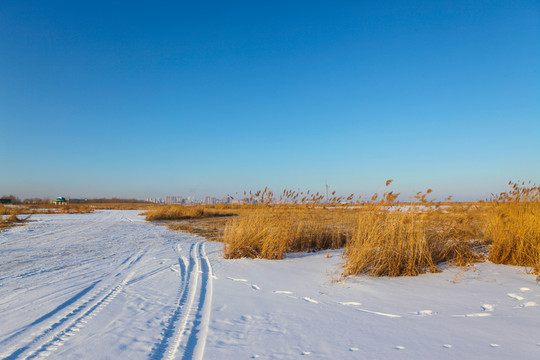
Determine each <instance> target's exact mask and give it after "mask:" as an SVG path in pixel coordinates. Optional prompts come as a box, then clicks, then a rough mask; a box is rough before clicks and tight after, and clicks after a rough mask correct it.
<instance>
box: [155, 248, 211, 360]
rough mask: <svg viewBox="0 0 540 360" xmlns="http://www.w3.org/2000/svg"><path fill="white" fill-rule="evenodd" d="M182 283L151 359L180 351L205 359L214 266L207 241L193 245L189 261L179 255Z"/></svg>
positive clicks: (185, 356)
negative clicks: (208, 253) (183, 259)
mask: <svg viewBox="0 0 540 360" xmlns="http://www.w3.org/2000/svg"><path fill="white" fill-rule="evenodd" d="M179 262H180V268H181V276H182V284H181V286H180V290H179V296H178V301H177V306H176V309H175V311H174V313H173V314H172V315H171V317H170V318H169V321H168V322H167V327H166V328H165V329H164V332H163V338H162V340H161V342H160V343H159V344H156V346H155V347H154V349H153V350H152V353H151V354H150V359H153V360H162V359H167V360H173V359H175V358H177V354H178V352H179V351H180V352H181V353H182V355H181V358H182V359H202V358H203V355H204V348H205V346H206V337H207V334H208V325H209V322H210V307H211V301H212V267H211V265H210V262H209V260H208V257H207V256H206V253H205V251H204V242H202V241H201V242H198V243H195V244H192V245H191V248H190V252H189V260H188V261H187V265H186V264H184V266H183V265H182V263H183V261H182V258H181V257H180V258H179Z"/></svg>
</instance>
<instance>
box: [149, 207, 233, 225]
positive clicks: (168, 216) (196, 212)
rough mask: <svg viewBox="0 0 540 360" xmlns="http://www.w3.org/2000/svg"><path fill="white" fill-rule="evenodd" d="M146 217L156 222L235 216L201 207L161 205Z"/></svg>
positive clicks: (150, 211) (150, 210)
mask: <svg viewBox="0 0 540 360" xmlns="http://www.w3.org/2000/svg"><path fill="white" fill-rule="evenodd" d="M145 215H146V220H150V221H154V220H184V219H194V218H205V217H216V216H231V215H233V214H232V213H231V212H224V211H218V210H216V209H215V208H212V207H206V206H201V205H161V206H156V207H153V208H151V209H149V210H148V211H147V212H146V213H145Z"/></svg>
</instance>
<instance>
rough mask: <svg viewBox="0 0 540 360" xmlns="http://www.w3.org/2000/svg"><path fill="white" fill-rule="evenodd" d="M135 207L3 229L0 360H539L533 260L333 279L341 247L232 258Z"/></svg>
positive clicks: (538, 290)
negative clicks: (529, 268) (274, 257)
mask: <svg viewBox="0 0 540 360" xmlns="http://www.w3.org/2000/svg"><path fill="white" fill-rule="evenodd" d="M138 213H139V212H138V211H103V212H100V213H92V214H72V215H38V216H34V217H33V218H32V222H31V223H30V224H28V225H26V226H23V227H15V228H11V229H8V230H6V231H4V232H1V233H0V324H2V325H1V326H0V358H3V359H33V358H44V357H50V358H52V359H78V358H84V359H88V358H92V359H250V358H259V359H299V358H306V359H359V358H360V359H388V358H392V359H433V358H439V359H455V358H474V359H509V358H519V359H538V358H540V332H539V331H538V329H539V327H540V306H538V303H539V302H540V286H539V285H538V284H537V283H536V282H535V276H532V275H528V274H526V273H525V272H524V269H523V268H520V267H511V266H500V265H494V264H492V263H481V264H476V265H475V266H474V267H472V268H471V269H469V270H467V271H464V270H462V269H458V268H448V269H446V270H445V271H444V272H442V273H439V274H424V275H421V276H417V277H401V278H369V277H350V278H348V279H346V280H344V281H336V280H337V279H339V275H340V273H341V265H342V263H343V259H342V257H341V252H340V251H330V257H329V258H326V251H324V252H323V253H314V254H297V255H294V256H290V257H288V258H286V259H285V260H281V261H270V260H261V259H256V260H249V259H237V260H224V259H223V254H222V245H221V244H219V243H209V242H205V241H204V239H202V238H200V237H197V236H194V235H189V234H183V233H179V232H172V231H170V230H168V229H166V228H165V227H162V226H156V225H153V224H151V223H147V222H145V221H144V220H143V218H142V217H141V216H138Z"/></svg>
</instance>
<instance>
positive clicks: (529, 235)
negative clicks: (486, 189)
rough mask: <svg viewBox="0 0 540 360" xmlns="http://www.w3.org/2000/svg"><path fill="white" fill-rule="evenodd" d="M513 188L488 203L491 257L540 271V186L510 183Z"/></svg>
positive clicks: (496, 260)
mask: <svg viewBox="0 0 540 360" xmlns="http://www.w3.org/2000/svg"><path fill="white" fill-rule="evenodd" d="M509 185H510V186H511V190H509V191H508V192H504V193H501V194H500V195H496V196H493V197H492V199H491V201H490V202H489V203H488V204H487V205H488V206H487V212H486V235H487V238H488V239H489V240H491V241H492V245H491V249H490V252H489V260H490V261H492V262H494V263H496V264H508V265H521V266H526V267H530V268H531V271H532V272H533V273H536V274H539V273H540V186H535V185H531V184H530V183H529V184H528V185H526V184H525V183H521V184H518V183H513V182H510V183H509Z"/></svg>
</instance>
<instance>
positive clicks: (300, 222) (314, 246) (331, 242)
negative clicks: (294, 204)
mask: <svg viewBox="0 0 540 360" xmlns="http://www.w3.org/2000/svg"><path fill="white" fill-rule="evenodd" d="M335 215H336V213H332V212H328V211H321V210H319V211H312V210H309V209H290V208H289V209H283V208H273V207H268V208H261V209H258V210H255V211H252V212H250V213H248V214H245V215H241V216H240V217H238V218H235V219H233V220H231V221H230V222H229V223H228V224H227V225H226V226H225V232H224V236H223V243H224V253H225V257H226V258H240V257H251V258H265V259H283V255H284V254H285V253H287V252H298V251H316V250H322V249H337V248H340V247H343V246H344V245H345V243H346V240H347V234H348V232H349V227H348V226H346V225H345V223H346V221H347V217H339V216H335ZM349 219H350V218H349Z"/></svg>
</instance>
